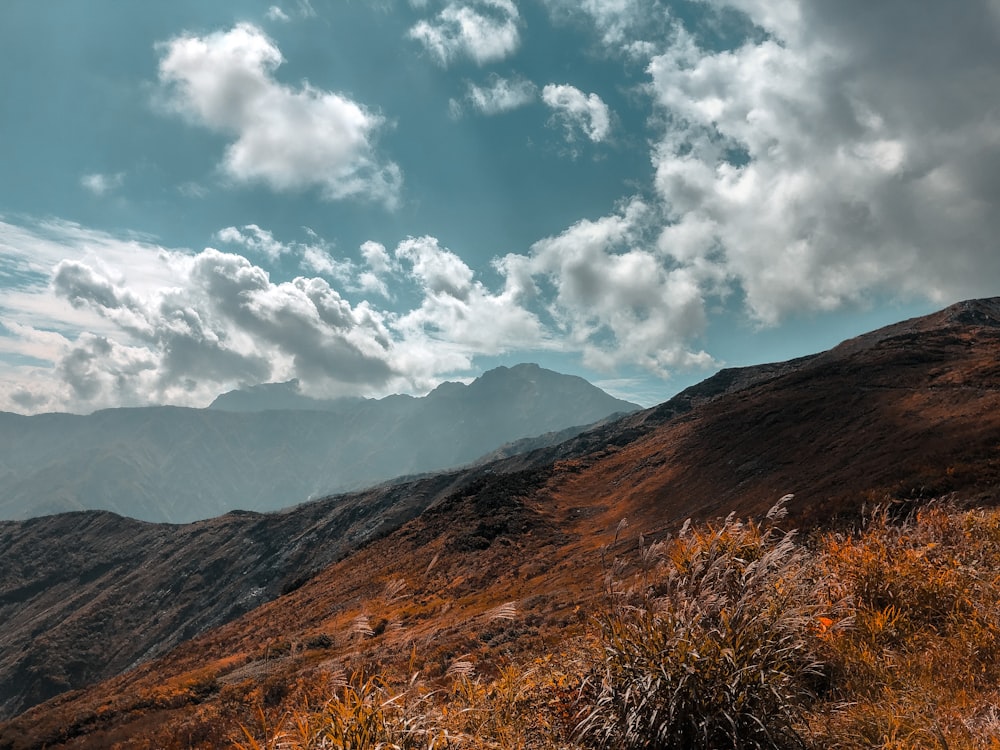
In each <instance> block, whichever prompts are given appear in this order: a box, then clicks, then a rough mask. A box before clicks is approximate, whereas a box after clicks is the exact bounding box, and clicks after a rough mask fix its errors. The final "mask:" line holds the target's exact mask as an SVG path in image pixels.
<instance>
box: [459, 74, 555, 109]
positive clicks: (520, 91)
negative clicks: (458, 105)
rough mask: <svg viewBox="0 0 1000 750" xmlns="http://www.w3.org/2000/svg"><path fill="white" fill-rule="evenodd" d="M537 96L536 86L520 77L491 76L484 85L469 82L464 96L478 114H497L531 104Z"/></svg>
mask: <svg viewBox="0 0 1000 750" xmlns="http://www.w3.org/2000/svg"><path fill="white" fill-rule="evenodd" d="M537 97H538V87H537V86H535V84H533V83H532V82H531V81H527V80H524V79H520V78H513V79H512V78H502V77H501V76H497V75H494V76H491V78H490V82H489V83H488V84H487V85H486V86H477V85H476V84H474V83H470V84H469V86H468V90H467V91H466V94H465V98H466V100H467V101H468V102H469V104H470V105H471V106H472V107H473V109H475V110H476V111H477V112H479V113H480V114H484V115H497V114H502V113H504V112H510V111H511V110H514V109H518V108H519V107H523V106H525V105H528V104H531V103H532V102H533V101H535V99H536V98H537Z"/></svg>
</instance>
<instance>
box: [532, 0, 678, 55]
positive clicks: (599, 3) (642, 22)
mask: <svg viewBox="0 0 1000 750" xmlns="http://www.w3.org/2000/svg"><path fill="white" fill-rule="evenodd" d="M543 4H544V5H545V6H546V7H547V8H548V9H549V12H550V13H551V14H552V16H553V17H555V18H556V19H558V20H565V19H578V18H584V19H586V21H588V22H589V23H590V24H592V25H593V27H594V29H595V31H597V33H598V35H599V37H600V41H601V44H602V45H603V46H604V47H605V48H606V49H607V50H609V51H611V52H614V53H616V54H622V55H624V56H625V57H626V58H629V59H633V60H648V59H649V57H650V56H651V55H652V54H653V53H654V52H655V51H658V50H660V49H662V47H663V44H664V40H665V39H666V38H667V36H668V34H667V31H668V28H669V23H670V19H671V9H670V7H669V6H668V4H666V3H664V2H661V1H660V0H543Z"/></svg>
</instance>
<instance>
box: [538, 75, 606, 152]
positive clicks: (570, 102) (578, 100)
mask: <svg viewBox="0 0 1000 750" xmlns="http://www.w3.org/2000/svg"><path fill="white" fill-rule="evenodd" d="M542 101H543V102H545V104H546V105H547V106H548V107H549V108H551V109H552V110H553V112H554V114H553V117H554V118H555V120H556V121H557V122H560V123H562V125H563V126H564V127H565V129H566V137H567V139H569V140H571V141H572V140H574V139H575V138H576V134H577V132H582V133H583V134H584V135H585V136H586V137H587V138H589V139H590V140H591V141H593V142H594V143H600V142H601V141H603V140H606V139H607V137H608V135H609V134H610V132H611V111H610V110H609V109H608V105H607V104H605V103H604V102H603V101H602V100H601V97H599V96H598V95H597V94H589V95H588V94H584V93H583V92H582V91H580V89H578V88H576V87H575V86H570V85H568V84H552V83H550V84H548V85H547V86H546V87H545V88H543V89H542Z"/></svg>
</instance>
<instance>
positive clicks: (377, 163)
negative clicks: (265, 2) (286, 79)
mask: <svg viewBox="0 0 1000 750" xmlns="http://www.w3.org/2000/svg"><path fill="white" fill-rule="evenodd" d="M158 49H159V51H160V53H161V58H160V64H159V80H160V84H161V86H162V89H163V95H164V103H165V106H166V107H167V108H168V109H170V110H171V111H174V112H177V113H179V114H181V115H183V116H184V117H186V118H187V119H188V120H190V121H191V122H193V123H195V124H198V125H201V126H204V127H207V128H210V129H212V130H214V131H217V132H220V133H225V134H227V135H230V136H232V137H233V138H234V140H233V141H232V142H231V143H230V144H229V146H228V147H227V148H226V152H225V156H224V157H223V160H222V164H221V167H222V169H223V171H224V172H225V174H226V175H227V176H228V177H230V178H231V179H233V180H234V181H236V182H238V183H255V182H260V183H264V184H266V185H268V186H269V187H271V188H272V189H274V190H278V191H288V190H301V189H305V188H310V187H315V188H319V189H320V191H321V193H322V195H323V197H324V198H326V199H328V200H342V199H346V198H354V197H359V198H367V199H371V200H376V201H381V202H384V203H386V204H387V205H390V206H391V205H394V204H395V203H396V201H397V200H398V195H399V190H400V186H401V182H402V173H401V171H400V169H399V167H398V166H397V165H396V164H394V163H393V162H391V161H385V160H382V159H381V158H380V157H379V156H378V155H377V154H376V150H375V138H376V136H377V135H378V132H379V131H380V130H381V129H383V128H384V127H385V118H384V117H382V116H381V115H379V114H377V113H375V112H373V111H371V110H369V109H368V108H366V107H365V106H363V105H362V104H359V103H358V102H355V101H353V100H351V99H349V98H347V97H346V96H343V95H341V94H337V93H333V92H329V91H322V90H319V89H316V88H314V87H313V86H311V85H309V84H308V83H304V84H302V86H300V87H299V88H292V87H290V86H287V85H284V84H282V83H279V82H278V81H277V80H275V78H274V72H275V70H276V69H277V68H278V67H279V66H280V65H281V64H282V63H283V62H284V58H283V57H282V55H281V51H280V50H279V49H278V47H277V46H276V45H275V44H274V42H273V41H272V40H271V39H270V38H268V37H267V35H266V34H264V32H263V31H261V30H260V29H259V28H257V27H256V26H253V25H251V24H246V23H244V24H239V25H238V26H236V27H235V28H233V29H231V30H229V31H226V32H215V33H212V34H207V35H205V36H194V35H182V36H179V37H177V38H174V39H172V40H170V41H169V42H166V43H163V44H160V45H158Z"/></svg>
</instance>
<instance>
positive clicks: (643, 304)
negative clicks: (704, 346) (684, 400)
mask: <svg viewBox="0 0 1000 750" xmlns="http://www.w3.org/2000/svg"><path fill="white" fill-rule="evenodd" d="M649 214H650V210H649V208H648V207H647V206H646V205H645V204H643V203H642V202H641V201H637V200H634V201H632V202H631V203H629V204H628V205H627V206H625V207H624V209H623V210H622V211H621V212H620V213H619V214H617V215H612V216H606V217H603V218H601V219H599V220H597V221H589V220H583V221H579V222H577V223H576V224H574V225H573V226H571V227H570V228H569V229H567V230H566V231H565V232H563V233H562V234H560V235H558V236H556V237H550V238H547V239H544V240H540V241H539V242H537V243H535V245H534V246H533V247H532V248H531V253H530V254H529V255H527V256H523V255H508V256H507V257H505V258H504V259H503V260H502V261H501V262H500V267H501V269H502V270H503V271H504V273H505V274H506V275H507V279H508V283H509V285H510V287H511V289H510V294H511V296H512V298H514V299H531V298H533V297H536V296H537V292H538V286H539V284H541V283H547V284H550V285H551V286H552V287H553V289H554V295H553V296H552V299H551V300H548V301H546V300H545V299H544V298H543V299H542V300H541V301H542V303H543V304H545V305H547V307H548V309H549V312H550V313H551V315H552V316H553V318H554V319H555V321H556V324H557V326H558V328H559V329H560V330H561V332H562V334H563V335H564V336H566V337H567V338H568V339H569V341H570V342H572V348H578V349H579V350H581V351H582V352H583V355H584V362H585V364H587V365H589V366H591V367H595V368H598V369H601V370H604V371H611V370H613V369H614V368H615V367H617V366H619V365H626V364H634V365H639V366H641V367H643V368H645V369H647V370H649V371H651V372H654V373H657V374H660V375H666V374H667V373H668V372H669V371H670V370H672V369H675V368H693V367H708V366H710V365H712V364H714V362H713V360H712V358H711V357H710V356H709V355H708V354H707V353H705V352H704V351H700V350H699V351H692V350H691V349H690V348H689V347H688V343H687V342H689V341H691V340H692V339H696V338H697V337H698V336H699V335H700V334H701V333H702V332H703V331H704V329H705V325H706V315H705V305H704V300H703V295H704V292H703V289H702V287H701V284H700V281H701V279H700V278H699V276H698V274H697V273H696V272H695V271H694V270H692V269H688V268H672V267H671V264H668V263H664V261H663V259H662V258H661V257H659V256H658V255H657V253H656V252H654V251H653V250H652V249H649V248H647V247H646V245H647V242H646V241H645V234H646V232H647V229H648V226H649V223H650V219H651V217H650V215H649ZM546 296H547V295H546Z"/></svg>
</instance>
